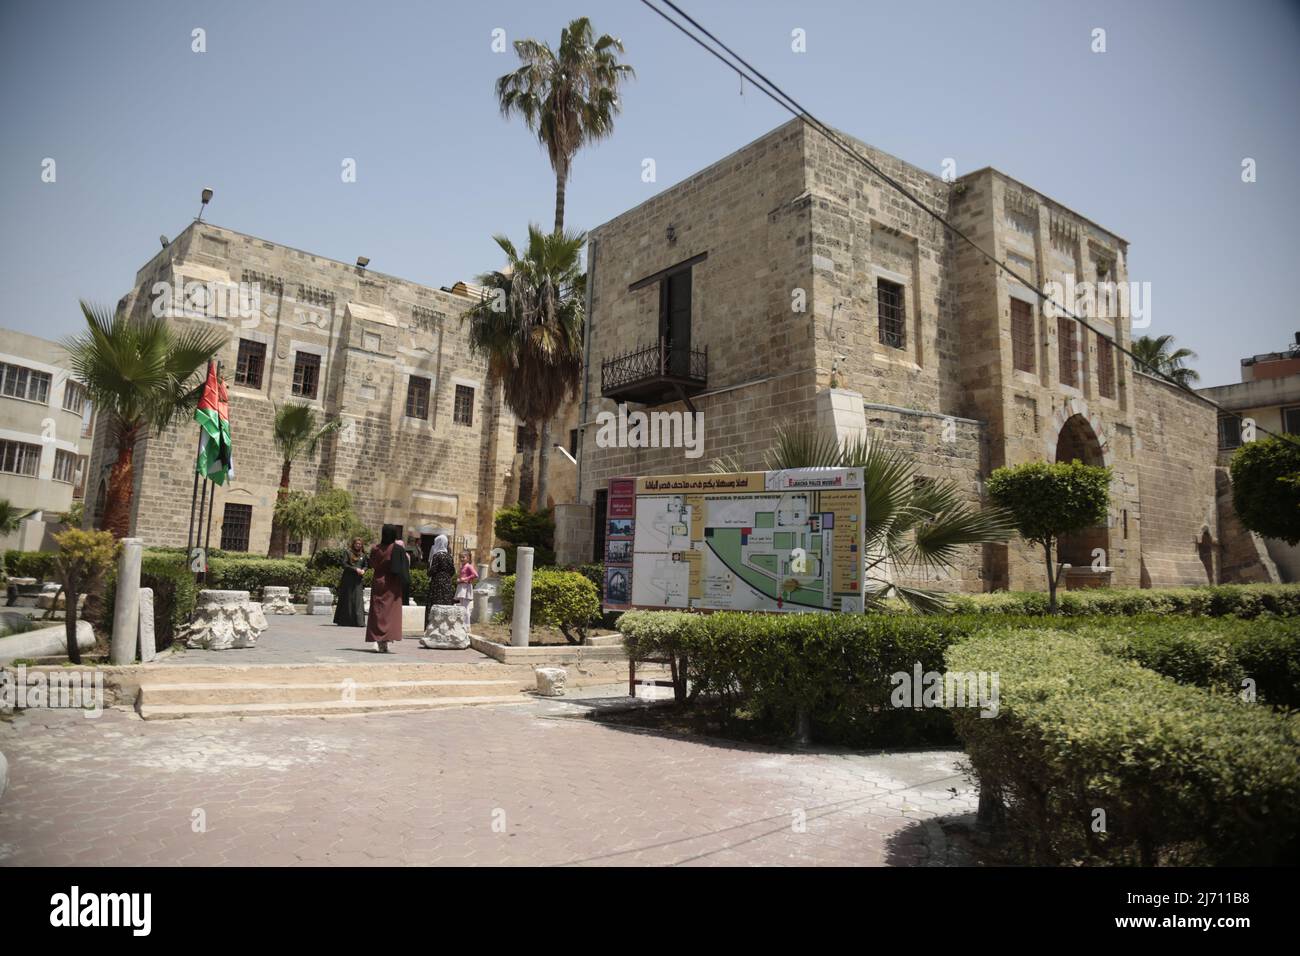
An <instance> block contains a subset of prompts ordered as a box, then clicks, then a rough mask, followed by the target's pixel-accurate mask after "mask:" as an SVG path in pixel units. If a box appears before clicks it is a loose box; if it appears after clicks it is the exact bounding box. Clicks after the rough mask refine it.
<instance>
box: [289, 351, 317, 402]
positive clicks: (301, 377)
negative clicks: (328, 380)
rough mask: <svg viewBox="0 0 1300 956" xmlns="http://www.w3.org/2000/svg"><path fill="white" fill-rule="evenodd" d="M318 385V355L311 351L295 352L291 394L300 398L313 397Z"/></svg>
mask: <svg viewBox="0 0 1300 956" xmlns="http://www.w3.org/2000/svg"><path fill="white" fill-rule="evenodd" d="M319 385H320V356H319V355H316V354H315V353H313V352H297V353H295V354H294V359H293V394H295V395H297V396H298V397H300V398H315V397H316V389H317V388H318V387H319Z"/></svg>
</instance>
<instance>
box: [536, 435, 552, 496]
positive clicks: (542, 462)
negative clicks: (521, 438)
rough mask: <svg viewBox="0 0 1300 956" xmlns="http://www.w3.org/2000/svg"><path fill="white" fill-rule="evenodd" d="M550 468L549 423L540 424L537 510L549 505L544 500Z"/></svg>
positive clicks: (548, 484) (548, 483)
mask: <svg viewBox="0 0 1300 956" xmlns="http://www.w3.org/2000/svg"><path fill="white" fill-rule="evenodd" d="M550 470H551V423H550V422H549V421H548V422H544V423H543V424H542V440H541V443H540V444H539V445H538V446H537V510H538V511H541V510H542V509H543V508H547V507H549V505H548V504H547V502H546V492H547V489H548V488H549V486H550V484H551V482H550V475H548V474H547V472H549V471H550Z"/></svg>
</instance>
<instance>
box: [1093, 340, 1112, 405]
mask: <svg viewBox="0 0 1300 956" xmlns="http://www.w3.org/2000/svg"><path fill="white" fill-rule="evenodd" d="M1097 391H1098V392H1099V393H1101V397H1102V398H1114V397H1115V347H1114V346H1113V345H1111V344H1110V339H1108V338H1106V336H1104V335H1098V336H1097Z"/></svg>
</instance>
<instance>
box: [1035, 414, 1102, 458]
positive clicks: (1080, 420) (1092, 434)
mask: <svg viewBox="0 0 1300 956" xmlns="http://www.w3.org/2000/svg"><path fill="white" fill-rule="evenodd" d="M1067 424H1069V425H1070V427H1071V429H1072V430H1075V431H1081V430H1082V426H1084V425H1086V426H1087V430H1086V432H1084V433H1083V434H1084V435H1085V437H1086V439H1087V443H1088V445H1089V448H1088V451H1089V454H1090V455H1091V454H1093V453H1094V452H1095V457H1096V459H1097V460H1095V461H1086V460H1084V459H1082V458H1081V459H1080V461H1083V462H1084V464H1088V465H1109V464H1111V463H1112V462H1113V461H1114V455H1112V454H1111V449H1110V429H1108V428H1107V427H1106V423H1105V421H1103V419H1102V417H1101V415H1099V414H1093V413H1092V412H1091V411H1090V410H1089V409H1088V403H1087V402H1085V401H1084V400H1083V399H1081V398H1071V399H1069V400H1067V401H1066V402H1065V403H1064V404H1062V405H1061V406H1060V407H1059V408H1057V409H1056V410H1055V411H1053V412H1052V418H1051V425H1050V427H1049V428H1048V429H1047V434H1046V436H1044V439H1043V453H1044V455H1045V456H1046V457H1047V460H1048V461H1059V459H1058V458H1057V451H1058V449H1059V447H1060V441H1061V432H1062V431H1063V430H1064V429H1065V427H1066V425H1067ZM1067 460H1068V459H1067Z"/></svg>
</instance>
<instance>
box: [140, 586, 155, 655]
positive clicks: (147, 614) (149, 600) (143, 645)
mask: <svg viewBox="0 0 1300 956" xmlns="http://www.w3.org/2000/svg"><path fill="white" fill-rule="evenodd" d="M157 656H158V651H157V644H156V642H155V640H154V630H153V588H141V589H140V663H141V664H148V663H149V662H150V661H151V660H153V659H154V658H155V657H157Z"/></svg>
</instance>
